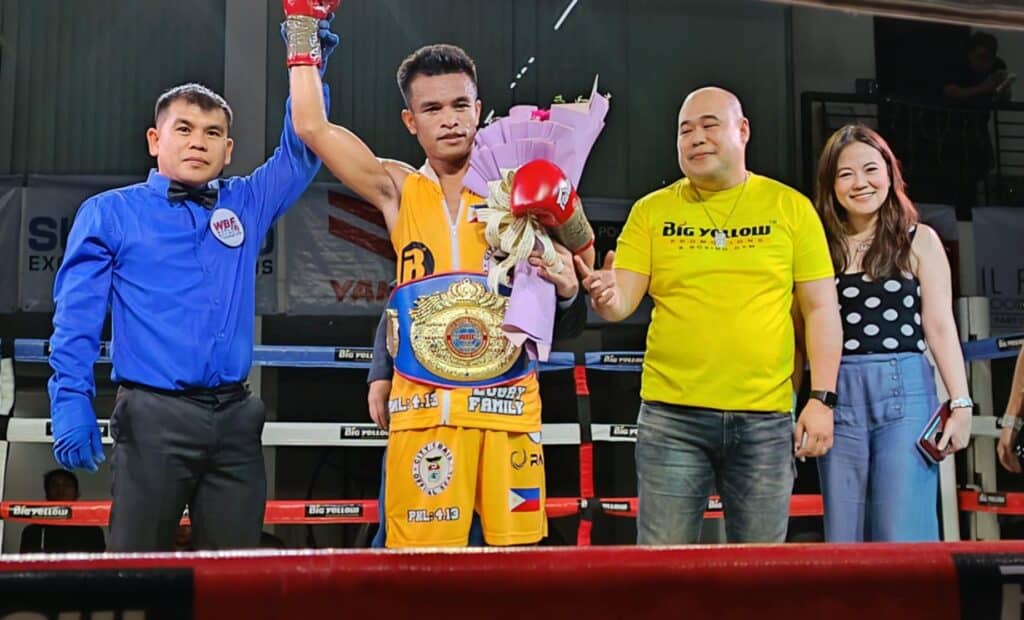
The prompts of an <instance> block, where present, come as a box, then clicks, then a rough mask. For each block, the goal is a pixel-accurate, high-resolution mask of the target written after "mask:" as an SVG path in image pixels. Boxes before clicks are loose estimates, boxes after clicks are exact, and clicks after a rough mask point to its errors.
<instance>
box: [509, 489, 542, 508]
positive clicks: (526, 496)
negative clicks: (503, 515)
mask: <svg viewBox="0 0 1024 620" xmlns="http://www.w3.org/2000/svg"><path fill="white" fill-rule="evenodd" d="M508 510H509V512H537V511H538V510H540V487H531V488H527V489H509V490H508Z"/></svg>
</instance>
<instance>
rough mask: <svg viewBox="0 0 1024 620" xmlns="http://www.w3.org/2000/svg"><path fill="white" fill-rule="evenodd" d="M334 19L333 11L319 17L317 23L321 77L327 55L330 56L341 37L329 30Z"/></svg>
mask: <svg viewBox="0 0 1024 620" xmlns="http://www.w3.org/2000/svg"><path fill="white" fill-rule="evenodd" d="M333 21H334V13H331V14H330V15H328V16H327V19H321V20H320V21H319V22H318V23H317V31H316V34H317V36H318V37H320V54H321V56H320V76H321V77H323V75H324V72H325V71H327V57H328V56H330V55H331V54H332V53H333V52H334V50H335V48H337V47H338V44H339V43H341V37H339V36H338V35H336V34H334V33H333V32H331V22H333Z"/></svg>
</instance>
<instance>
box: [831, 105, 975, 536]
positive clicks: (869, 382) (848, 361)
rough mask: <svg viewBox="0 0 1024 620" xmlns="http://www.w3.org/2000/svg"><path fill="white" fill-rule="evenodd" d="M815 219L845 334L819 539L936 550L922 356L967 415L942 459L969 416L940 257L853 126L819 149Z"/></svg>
mask: <svg viewBox="0 0 1024 620" xmlns="http://www.w3.org/2000/svg"><path fill="white" fill-rule="evenodd" d="M815 207H816V208H817V210H818V213H819V214H820V215H821V219H822V221H823V222H824V226H825V235H826V237H827V239H828V244H829V250H830V252H831V255H832V262H833V264H834V265H835V269H836V274H837V277H836V287H837V291H838V293H839V305H840V311H841V313H842V323H843V357H842V363H841V364H840V369H839V383H838V389H837V393H838V394H839V403H838V405H837V406H836V408H835V442H834V445H833V447H832V450H831V451H830V452H829V453H828V454H826V455H825V456H823V457H820V458H819V459H818V470H819V473H820V474H821V487H822V495H823V497H824V500H825V537H826V539H827V540H829V541H860V540H870V541H910V540H938V538H939V523H938V516H937V514H936V501H937V493H938V466H936V465H934V464H933V463H931V462H930V461H928V460H927V459H925V458H924V456H923V455H922V454H921V453H920V452H919V451H918V449H917V438H918V437H919V435H920V433H921V431H922V430H923V428H924V426H925V424H926V422H927V420H928V418H929V417H930V415H931V414H932V412H933V411H934V410H935V409H936V407H937V406H938V397H937V394H936V388H935V380H934V370H933V369H932V366H931V363H930V362H929V361H928V359H927V358H926V357H925V355H924V352H925V351H926V350H930V351H931V355H932V357H933V358H934V360H935V363H936V365H937V366H938V368H939V374H940V375H941V377H942V382H943V383H944V384H945V386H946V388H947V391H948V392H949V394H950V395H951V396H953V397H954V401H953V404H954V405H956V404H960V403H966V404H968V406H966V407H957V408H955V409H954V410H953V412H952V415H951V417H950V419H949V422H948V424H947V426H946V432H945V434H944V437H943V438H942V441H941V443H940V446H939V447H940V448H944V449H947V450H948V451H955V450H961V449H963V448H965V447H966V446H967V442H968V441H969V440H970V434H971V413H972V412H971V409H970V407H969V403H970V400H969V398H968V393H967V377H966V374H965V372H964V360H963V355H962V353H961V350H960V340H959V337H958V335H957V329H956V323H955V321H954V319H953V299H952V287H951V284H950V269H949V262H948V260H947V259H946V253H945V250H944V249H943V247H942V242H941V241H940V240H939V237H938V235H937V234H936V233H935V231H934V230H932V229H931V228H930V227H928V226H926V225H924V224H919V223H918V222H917V210H916V209H915V208H914V205H913V203H911V202H910V199H909V198H908V197H907V195H906V191H905V185H904V183H903V177H902V175H901V173H900V169H899V162H898V161H897V160H896V158H895V157H894V156H893V154H892V151H891V150H890V149H889V145H888V144H886V143H885V140H883V139H882V137H881V136H879V135H878V134H877V133H876V132H874V131H872V130H871V129H869V128H867V127H864V126H861V125H847V126H846V127H843V128H842V129H840V130H838V131H836V132H835V133H834V134H833V135H832V137H831V138H830V139H829V141H828V143H827V144H826V145H825V149H824V151H823V152H822V154H821V159H820V161H819V164H818V181H817V188H816V192H815ZM957 397H959V398H957ZM947 444H948V445H947Z"/></svg>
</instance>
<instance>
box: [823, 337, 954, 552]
mask: <svg viewBox="0 0 1024 620" xmlns="http://www.w3.org/2000/svg"><path fill="white" fill-rule="evenodd" d="M838 393H839V405H838V406H837V407H836V409H835V443H834V444H833V445H832V450H830V451H829V453H828V454H826V455H825V456H824V457H821V458H819V459H818V472H819V474H820V476H821V494H822V497H823V499H824V500H825V539H826V540H827V541H829V542H855V541H884V542H899V541H929V540H932V541H933V540H938V539H939V518H938V513H937V503H938V488H939V468H938V467H937V466H935V465H932V464H931V463H930V462H928V461H927V460H926V459H925V458H924V456H922V455H921V453H920V451H919V450H918V449H917V438H918V437H919V436H920V434H921V431H922V430H923V429H924V425H925V424H926V423H927V422H928V418H929V417H930V416H931V414H932V412H933V411H935V408H936V407H938V404H939V403H938V397H937V396H936V393H935V375H934V371H933V370H932V366H931V364H929V363H928V359H927V358H925V356H924V355H922V354H920V353H877V354H869V355H844V356H843V359H842V363H841V364H840V365H839V383H838Z"/></svg>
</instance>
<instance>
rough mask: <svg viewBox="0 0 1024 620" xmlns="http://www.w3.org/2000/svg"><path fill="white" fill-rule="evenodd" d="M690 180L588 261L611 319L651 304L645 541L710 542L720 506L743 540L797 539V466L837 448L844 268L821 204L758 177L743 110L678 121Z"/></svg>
mask: <svg viewBox="0 0 1024 620" xmlns="http://www.w3.org/2000/svg"><path fill="white" fill-rule="evenodd" d="M677 129H678V140H677V146H678V152H679V165H680V168H681V169H682V171H683V173H684V174H685V178H684V179H682V180H679V181H677V182H675V183H673V184H672V185H669V186H668V187H665V188H663V189H660V190H658V191H655V192H653V193H651V194H648V195H647V196H645V197H643V198H641V199H640V200H639V201H637V203H636V204H635V205H634V206H633V209H632V211H631V212H630V214H629V218H628V220H627V221H626V225H625V227H624V228H623V230H622V234H621V236H620V237H619V242H618V246H617V251H616V252H609V254H608V256H607V257H606V258H605V261H604V265H603V267H602V268H601V269H600V270H597V271H593V272H591V270H590V269H589V268H588V266H587V265H584V264H582V262H581V261H577V267H578V268H579V270H580V272H581V273H583V274H584V275H585V277H584V280H583V284H584V286H585V287H586V288H587V291H588V292H589V294H590V297H591V303H592V304H593V306H594V309H595V310H596V311H597V312H598V314H600V315H601V316H602V317H603V318H605V319H606V320H609V321H620V320H622V319H624V318H626V317H627V316H629V315H630V314H632V313H633V312H634V311H635V310H636V308H637V306H638V305H639V303H640V300H641V298H642V297H643V296H644V295H645V294H648V295H650V296H651V298H652V299H653V301H654V312H653V313H652V315H651V324H650V327H649V329H648V331H647V353H646V355H645V357H644V367H643V380H642V387H641V392H640V396H641V400H642V404H641V407H640V415H639V420H638V435H637V448H636V450H637V452H636V461H637V478H638V483H639V484H638V487H639V502H640V503H639V514H638V518H637V540H638V542H639V543H640V544H685V543H694V542H696V541H697V540H698V539H699V536H700V526H701V522H702V518H703V514H704V510H705V509H706V507H707V498H708V495H709V494H710V493H711V492H712V490H713V488H717V490H718V493H719V495H720V496H721V498H722V504H723V509H724V510H725V518H726V536H727V538H728V540H729V542H782V541H783V540H785V536H786V527H787V524H788V520H789V499H790V495H791V494H792V489H793V474H794V470H795V468H794V463H793V457H794V456H797V457H806V456H820V455H821V454H824V453H825V452H826V451H827V450H828V449H829V448H830V447H831V444H832V411H831V407H832V406H833V405H834V401H835V393H834V391H835V385H836V374H837V372H838V367H839V357H840V354H841V348H840V347H841V333H842V331H841V325H840V323H839V308H838V304H837V301H836V293H835V284H834V282H833V272H832V261H831V259H830V257H829V251H828V246H827V245H826V242H825V235H824V232H823V230H822V225H821V222H820V220H819V219H818V216H817V214H816V213H815V211H814V208H813V207H812V206H811V203H810V202H809V201H808V200H807V199H806V198H805V197H804V196H802V195H801V194H800V193H798V192H797V191H795V190H793V189H791V188H789V187H786V186H785V185H783V184H781V183H779V182H777V181H773V180H771V179H768V178H766V177H763V176H760V175H757V174H752V173H750V172H748V171H747V168H746V162H745V150H746V145H747V141H748V140H749V138H750V124H749V122H748V121H747V119H746V118H744V117H743V110H742V107H741V106H740V102H739V100H738V99H737V98H736V97H735V95H733V94H732V93H729V92H728V91H725V90H722V89H720V88H703V89H700V90H697V91H694V92H693V93H690V95H689V96H688V97H687V98H686V100H685V101H684V102H683V105H682V108H681V109H680V111H679V125H678V127H677ZM794 291H795V298H796V301H797V302H798V303H799V308H800V310H801V311H802V314H803V315H804V317H806V334H807V355H808V361H809V363H810V366H811V387H812V391H811V394H812V398H811V400H810V401H809V402H808V404H807V406H806V407H805V408H804V409H803V411H802V412H801V414H800V416H799V419H798V420H797V423H796V426H795V428H794V425H793V422H792V418H791V416H790V415H789V409H790V407H791V404H792V385H791V379H790V376H791V374H792V370H793V352H794V340H793V339H794V335H793V323H792V319H791V314H790V313H791V309H792V307H793V302H794Z"/></svg>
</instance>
